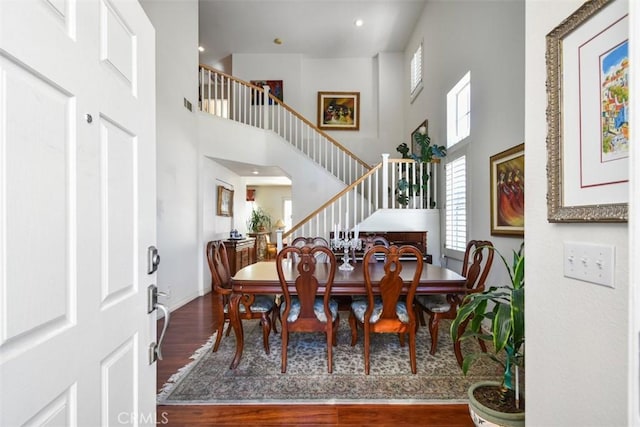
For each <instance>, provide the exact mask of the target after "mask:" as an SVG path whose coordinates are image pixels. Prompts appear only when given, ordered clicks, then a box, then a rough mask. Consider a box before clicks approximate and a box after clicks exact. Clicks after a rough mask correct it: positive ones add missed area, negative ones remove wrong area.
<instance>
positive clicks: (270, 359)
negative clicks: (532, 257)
mask: <svg viewBox="0 0 640 427" xmlns="http://www.w3.org/2000/svg"><path fill="white" fill-rule="evenodd" d="M341 318H342V320H341V325H340V328H339V329H338V345H337V346H336V347H334V351H333V363H334V366H333V373H332V374H329V373H327V359H326V341H325V339H324V335H323V334H320V333H291V334H290V335H289V337H290V338H289V351H288V366H287V372H286V373H284V374H283V373H281V372H280V363H281V362H280V354H281V341H280V334H271V336H270V339H269V342H270V348H271V354H265V352H264V348H263V345H262V330H261V327H260V324H259V322H258V321H245V322H244V324H243V325H244V333H245V345H244V352H243V355H242V359H241V361H240V365H239V366H238V368H236V369H235V370H231V369H229V365H230V364H231V360H232V359H233V355H234V352H235V338H234V337H233V333H232V334H231V335H230V336H229V337H223V339H222V342H221V344H220V348H219V349H218V351H217V352H216V353H213V352H212V351H211V348H212V343H213V338H214V336H215V335H214V336H212V337H211V339H210V340H209V341H208V342H207V343H206V344H205V345H204V346H203V347H202V348H200V349H199V350H198V351H196V353H195V354H194V355H193V356H192V358H193V359H194V361H193V362H191V363H190V364H188V365H187V366H185V367H183V368H181V369H180V370H179V371H178V372H176V373H175V374H174V375H173V376H172V377H171V378H170V379H169V381H168V382H167V383H166V384H165V385H164V386H163V387H162V389H161V391H160V393H159V394H158V396H157V402H158V404H159V405H190V404H197V405H202V404H226V405H229V404H245V403H246V404H256V403H260V404H281V403H287V404H295V403H302V404H319V403H327V404H332V403H407V404H410V403H444V402H446V403H460V402H466V399H467V397H466V396H467V389H468V387H469V385H470V384H471V383H473V382H476V381H480V380H484V379H494V380H495V379H497V378H499V376H500V375H499V369H498V365H497V364H496V363H494V362H491V361H488V360H487V361H483V362H481V363H478V364H476V365H474V366H473V367H472V368H471V370H470V372H469V373H468V375H467V376H464V375H463V374H462V371H461V370H460V368H459V367H458V364H457V362H456V358H455V355H454V352H453V345H452V343H451V337H450V336H449V334H448V328H449V322H442V323H441V325H440V327H441V333H440V338H439V340H438V341H439V342H438V351H437V353H436V355H435V356H432V355H430V354H429V348H430V345H431V339H430V337H429V331H428V329H427V328H426V327H421V328H420V329H419V331H418V336H417V340H416V341H417V362H418V363H417V365H418V372H417V374H416V375H413V374H411V368H410V365H409V350H408V344H406V345H405V346H404V347H400V345H399V340H398V337H397V335H395V334H374V335H372V338H371V356H370V360H371V369H370V375H365V374H364V350H363V343H362V342H363V338H362V333H360V336H359V339H358V342H357V344H356V345H355V346H354V347H351V345H350V343H351V334H350V330H349V325H348V323H347V321H346V319H347V318H348V313H341ZM478 349H479V346H478V344H477V342H472V341H471V340H469V341H468V342H464V343H463V351H464V352H468V351H477V350H478Z"/></svg>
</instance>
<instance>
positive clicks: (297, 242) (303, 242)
mask: <svg viewBox="0 0 640 427" xmlns="http://www.w3.org/2000/svg"><path fill="white" fill-rule="evenodd" d="M291 246H295V247H298V248H301V247H303V246H324V247H327V248H330V246H329V242H328V241H327V239H325V238H324V237H319V236H316V237H303V236H299V237H296V238H295V239H293V241H292V242H291ZM296 256H297V255H295V254H294V255H293V258H294V259H296V260H297V258H296ZM316 259H317V260H318V262H329V259H328V258H327V256H326V255H325V254H324V253H322V252H318V253H316Z"/></svg>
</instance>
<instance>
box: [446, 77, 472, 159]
mask: <svg viewBox="0 0 640 427" xmlns="http://www.w3.org/2000/svg"><path fill="white" fill-rule="evenodd" d="M470 132H471V72H470V71H469V72H467V74H465V76H464V77H463V78H462V79H461V80H460V81H459V82H458V83H456V85H455V86H454V87H453V89H451V90H450V91H449V93H448V94H447V147H451V146H452V145H454V144H456V143H458V142H460V141H462V140H463V139H464V138H466V137H467V136H469V133H470Z"/></svg>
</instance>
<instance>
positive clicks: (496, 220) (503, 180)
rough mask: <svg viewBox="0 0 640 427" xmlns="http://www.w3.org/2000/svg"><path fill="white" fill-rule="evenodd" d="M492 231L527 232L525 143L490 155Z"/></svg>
mask: <svg viewBox="0 0 640 427" xmlns="http://www.w3.org/2000/svg"><path fill="white" fill-rule="evenodd" d="M489 167H490V168H491V174H490V175H491V181H490V183H491V184H490V185H491V234H492V235H494V236H495V235H506V236H524V144H520V145H517V146H515V147H513V148H510V149H508V150H506V151H503V152H501V153H498V154H495V155H493V156H491V158H490V160H489Z"/></svg>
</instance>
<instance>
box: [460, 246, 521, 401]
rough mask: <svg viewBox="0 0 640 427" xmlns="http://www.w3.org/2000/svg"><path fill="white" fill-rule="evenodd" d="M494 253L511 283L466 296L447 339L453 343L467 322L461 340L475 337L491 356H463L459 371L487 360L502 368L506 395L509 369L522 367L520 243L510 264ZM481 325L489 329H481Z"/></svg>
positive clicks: (510, 387) (511, 386)
mask: <svg viewBox="0 0 640 427" xmlns="http://www.w3.org/2000/svg"><path fill="white" fill-rule="evenodd" d="M495 251H496V253H497V254H498V255H499V256H500V258H501V259H502V262H503V263H504V265H505V267H506V268H507V271H508V272H509V277H510V279H511V284H510V285H508V286H492V287H490V288H489V289H487V290H485V291H484V292H479V293H475V294H469V295H467V296H466V297H465V299H464V301H463V302H462V304H461V306H460V308H459V309H458V313H457V315H456V318H455V319H454V320H453V322H452V323H451V337H452V338H453V340H454V342H455V340H456V339H457V338H458V333H459V332H458V331H459V327H460V326H461V325H464V324H465V323H467V322H468V324H467V328H466V330H465V332H464V333H463V334H462V335H461V336H460V339H461V340H465V339H469V338H478V339H481V340H484V341H488V342H490V343H492V344H493V349H494V353H493V354H492V353H490V352H487V353H483V352H478V353H472V354H469V355H467V356H465V358H464V361H463V363H462V372H463V373H464V374H465V375H466V374H467V372H468V370H469V368H470V367H471V365H473V363H475V362H476V361H477V360H479V359H480V358H483V357H488V358H489V359H491V360H493V361H495V362H497V363H499V364H500V365H502V367H503V375H502V389H503V393H504V395H506V393H507V391H508V390H513V389H514V385H515V383H514V380H513V374H512V371H513V367H514V366H515V365H517V366H520V367H524V353H523V352H521V349H522V345H523V344H524V242H523V243H522V244H521V245H520V249H519V250H518V251H515V250H514V251H513V258H512V260H511V265H509V264H508V263H507V260H506V259H505V258H504V257H503V256H502V254H500V252H498V251H497V250H495ZM490 303H492V304H490ZM483 324H485V326H489V329H488V330H483ZM500 352H504V357H498V355H499V353H500Z"/></svg>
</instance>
